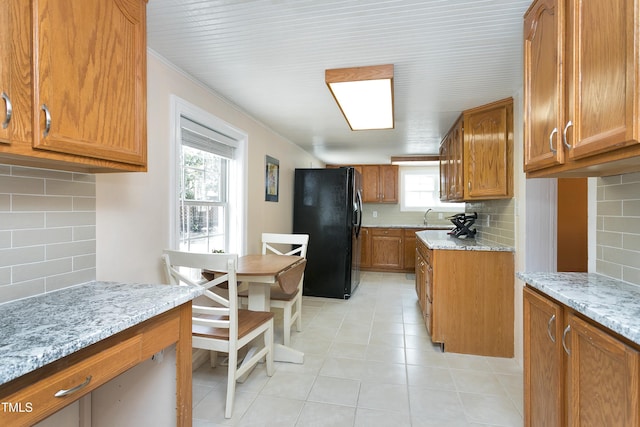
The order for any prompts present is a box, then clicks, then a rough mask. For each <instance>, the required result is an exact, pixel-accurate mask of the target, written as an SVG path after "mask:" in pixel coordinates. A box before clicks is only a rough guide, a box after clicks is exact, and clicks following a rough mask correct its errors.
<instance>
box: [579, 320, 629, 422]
mask: <svg viewBox="0 0 640 427" xmlns="http://www.w3.org/2000/svg"><path fill="white" fill-rule="evenodd" d="M567 321H568V324H569V326H570V330H569V332H568V333H567V335H568V337H567V347H568V351H569V357H568V366H567V368H568V371H569V375H568V383H567V395H568V401H567V402H568V407H567V412H568V425H569V426H571V427H596V426H598V427H599V426H605V425H606V426H610V427H616V426H620V427H622V426H637V425H638V423H639V422H640V416H639V407H638V398H639V396H638V390H639V383H638V378H639V376H638V375H639V373H640V357H639V353H638V352H637V351H636V350H634V349H633V348H631V347H629V346H628V345H626V344H625V343H623V342H621V341H619V340H618V339H616V338H614V337H613V336H611V335H609V334H608V333H606V332H604V331H602V330H600V329H599V328H596V327H594V326H592V325H590V324H589V323H587V322H585V321H584V320H582V319H580V318H579V317H577V316H576V315H574V314H573V313H570V314H569V315H568V318H567Z"/></svg>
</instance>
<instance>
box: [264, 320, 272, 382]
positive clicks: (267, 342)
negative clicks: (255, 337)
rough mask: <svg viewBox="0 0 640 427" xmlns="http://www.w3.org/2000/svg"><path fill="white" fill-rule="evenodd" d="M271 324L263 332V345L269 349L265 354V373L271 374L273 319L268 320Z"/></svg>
mask: <svg viewBox="0 0 640 427" xmlns="http://www.w3.org/2000/svg"><path fill="white" fill-rule="evenodd" d="M270 322H271V326H270V327H269V328H267V330H266V331H265V332H264V346H265V347H267V348H268V349H269V351H268V352H267V355H266V359H267V375H268V376H272V375H273V369H274V366H273V319H271V320H270Z"/></svg>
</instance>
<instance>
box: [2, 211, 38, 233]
mask: <svg viewBox="0 0 640 427" xmlns="http://www.w3.org/2000/svg"><path fill="white" fill-rule="evenodd" d="M25 228H44V213H33V212H31V213H29V212H26V213H25V212H16V213H13V212H7V213H3V212H0V230H21V229H25Z"/></svg>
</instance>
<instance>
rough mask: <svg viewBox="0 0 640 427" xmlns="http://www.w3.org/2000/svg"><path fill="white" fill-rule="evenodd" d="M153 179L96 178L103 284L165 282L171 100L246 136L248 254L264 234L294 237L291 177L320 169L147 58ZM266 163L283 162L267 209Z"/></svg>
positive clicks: (207, 92) (280, 139) (295, 149)
mask: <svg viewBox="0 0 640 427" xmlns="http://www.w3.org/2000/svg"><path fill="white" fill-rule="evenodd" d="M147 70H148V74H147V81H148V84H147V87H148V89H147V90H148V92H147V117H148V122H147V132H148V172H147V173H121V174H108V175H99V176H98V177H97V182H96V186H97V188H96V199H97V200H96V205H97V206H96V211H97V218H96V223H97V238H96V240H97V249H96V251H97V259H96V264H97V265H96V268H97V272H96V276H97V279H98V280H122V281H136V282H154V283H155V282H163V281H164V278H163V277H162V274H161V270H160V264H159V259H160V253H161V251H162V249H164V248H166V247H169V234H170V226H171V225H170V220H169V215H170V210H171V209H172V207H171V206H170V204H169V195H170V191H171V190H170V180H169V171H170V169H171V168H172V167H173V165H172V164H171V161H170V159H171V149H170V141H171V140H170V138H171V135H170V122H171V119H172V118H171V112H170V107H171V104H170V96H171V95H172V94H174V95H176V96H178V97H180V98H182V99H184V100H186V101H188V102H190V103H192V104H194V105H195V106H197V107H199V108H201V109H203V110H205V111H207V112H209V113H211V114H212V115H214V116H216V117H218V118H220V119H221V120H223V121H225V122H227V123H229V124H230V125H231V126H233V127H235V128H237V129H239V130H241V131H243V132H245V133H246V134H247V135H248V136H249V138H248V179H247V182H248V195H247V207H248V221H247V223H248V227H247V252H248V253H250V252H258V251H259V240H260V233H262V232H263V231H272V232H291V227H292V214H293V212H292V211H293V171H294V169H295V168H298V167H320V166H323V164H322V163H321V162H320V161H319V160H317V159H316V158H314V157H313V156H312V155H310V154H309V153H307V152H305V151H303V150H302V149H301V148H299V147H298V146H297V145H295V144H293V143H292V142H290V141H288V140H286V139H285V138H283V137H281V136H279V135H278V134H276V133H274V132H273V131H271V130H269V129H268V128H266V127H265V126H263V125H262V124H260V123H259V122H257V121H256V120H255V119H253V118H252V117H250V116H249V115H248V114H246V113H244V112H243V111H240V110H239V109H238V108H236V107H234V106H233V105H232V104H230V103H229V102H228V101H226V100H224V99H222V98H221V97H219V96H217V95H216V94H215V93H213V92H212V91H211V90H209V89H207V88H205V87H204V86H202V85H200V84H199V83H197V82H196V81H195V80H193V79H191V78H189V77H188V76H186V75H185V74H184V73H182V72H180V71H179V70H177V69H175V68H174V67H173V66H172V65H170V64H168V63H166V62H165V61H164V60H163V59H162V58H160V57H159V56H157V55H156V54H154V53H153V52H151V51H150V52H149V55H148V68H147ZM265 155H269V156H271V157H275V158H277V159H278V160H279V161H280V197H279V202H278V203H274V202H265V201H264V162H265Z"/></svg>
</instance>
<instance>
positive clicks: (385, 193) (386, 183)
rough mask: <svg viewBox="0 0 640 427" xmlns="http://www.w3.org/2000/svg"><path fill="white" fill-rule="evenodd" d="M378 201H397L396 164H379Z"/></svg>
mask: <svg viewBox="0 0 640 427" xmlns="http://www.w3.org/2000/svg"><path fill="white" fill-rule="evenodd" d="M380 188H381V195H380V202H381V203H398V166H397V165H380Z"/></svg>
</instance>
